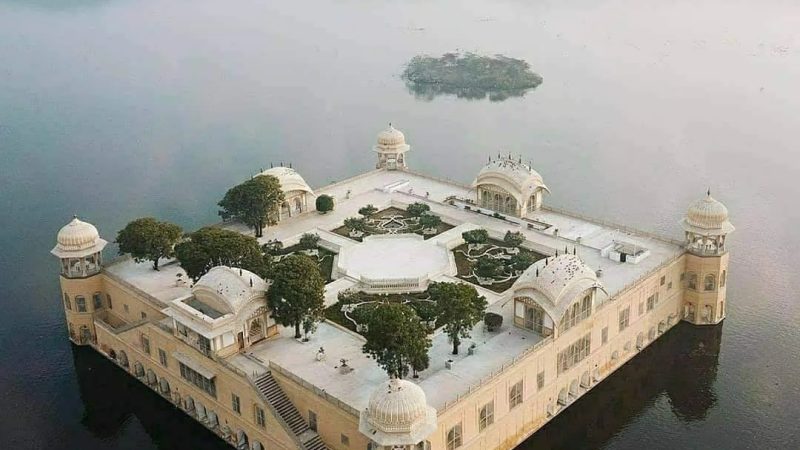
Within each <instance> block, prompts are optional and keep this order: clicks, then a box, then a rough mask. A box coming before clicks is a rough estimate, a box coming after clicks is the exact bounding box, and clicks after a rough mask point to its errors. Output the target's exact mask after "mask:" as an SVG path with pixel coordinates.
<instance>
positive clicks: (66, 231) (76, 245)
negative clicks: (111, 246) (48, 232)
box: [56, 217, 100, 251]
mask: <svg viewBox="0 0 800 450" xmlns="http://www.w3.org/2000/svg"><path fill="white" fill-rule="evenodd" d="M99 238H100V233H99V232H98V231H97V228H95V226H94V225H92V224H90V223H89V222H84V221H82V220H80V219H78V218H77V217H75V218H73V219H72V221H71V222H70V223H68V224H66V225H64V227H63V228H61V230H59V232H58V237H57V238H56V240H57V241H58V246H59V247H60V248H61V250H66V251H70V250H73V251H76V250H84V249H87V248H89V247H92V246H94V245H95V244H96V243H97V240H98V239H99Z"/></svg>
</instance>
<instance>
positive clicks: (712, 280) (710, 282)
mask: <svg viewBox="0 0 800 450" xmlns="http://www.w3.org/2000/svg"><path fill="white" fill-rule="evenodd" d="M716 286H717V279H716V277H714V275H713V274H708V275H706V278H705V281H704V283H703V289H704V290H706V291H713V290H714V288H715V287H716Z"/></svg>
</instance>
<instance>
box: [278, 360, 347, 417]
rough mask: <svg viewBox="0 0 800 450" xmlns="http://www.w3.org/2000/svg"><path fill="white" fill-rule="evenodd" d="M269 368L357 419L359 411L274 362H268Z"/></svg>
mask: <svg viewBox="0 0 800 450" xmlns="http://www.w3.org/2000/svg"><path fill="white" fill-rule="evenodd" d="M269 368H270V370H272V371H273V372H276V373H279V374H281V375H282V376H284V377H286V378H288V379H290V380H292V381H293V382H294V383H296V384H299V385H300V386H302V387H304V388H306V389H308V390H309V391H311V392H313V393H314V394H316V395H317V396H318V397H321V398H322V399H324V400H326V401H327V402H329V403H331V404H333V405H334V406H336V407H338V408H339V409H341V410H343V411H345V412H347V413H349V414H351V415H353V416H355V417H356V418H358V416H359V415H360V413H359V411H358V410H357V409H355V408H353V407H352V406H350V405H348V404H347V403H345V402H343V401H341V400H339V399H338V398H336V397H334V396H333V395H331V394H329V393H328V392H326V391H325V390H324V389H320V388H318V387H317V386H314V385H313V384H311V383H309V382H308V381H306V380H304V379H302V378H300V377H298V376H297V375H295V374H293V373H292V372H289V371H288V370H286V369H284V368H283V367H281V366H280V365H278V364H277V363H276V362H275V361H270V362H269Z"/></svg>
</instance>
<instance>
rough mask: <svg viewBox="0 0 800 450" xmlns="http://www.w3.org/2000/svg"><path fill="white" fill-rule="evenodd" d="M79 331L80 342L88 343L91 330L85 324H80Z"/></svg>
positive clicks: (90, 338) (90, 337)
mask: <svg viewBox="0 0 800 450" xmlns="http://www.w3.org/2000/svg"><path fill="white" fill-rule="evenodd" d="M80 332H81V334H80V340H81V344H88V343H89V341H91V340H92V331H91V330H90V329H89V327H87V326H86V325H81V328H80Z"/></svg>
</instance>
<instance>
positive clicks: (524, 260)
mask: <svg viewBox="0 0 800 450" xmlns="http://www.w3.org/2000/svg"><path fill="white" fill-rule="evenodd" d="M535 262H536V258H535V257H534V256H533V255H532V254H531V253H529V252H519V253H517V254H516V255H513V256H512V257H511V267H512V268H513V269H514V270H519V271H523V270H525V269H527V268H528V267H530V266H531V264H533V263H535Z"/></svg>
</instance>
